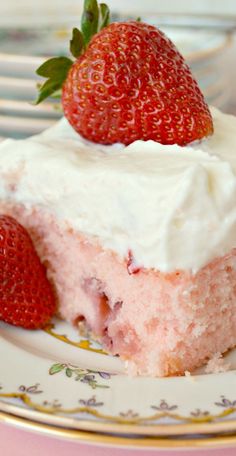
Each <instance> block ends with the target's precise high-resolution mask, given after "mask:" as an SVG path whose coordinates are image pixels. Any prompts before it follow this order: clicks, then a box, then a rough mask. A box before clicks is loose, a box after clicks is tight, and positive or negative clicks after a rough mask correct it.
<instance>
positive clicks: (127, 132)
mask: <svg viewBox="0 0 236 456" xmlns="http://www.w3.org/2000/svg"><path fill="white" fill-rule="evenodd" d="M108 22H109V11H108V8H107V7H106V5H104V4H102V5H98V4H97V2H96V1H95V0H94V2H87V1H85V11H84V14H83V16H82V32H80V31H79V30H78V29H74V30H73V36H72V40H71V43H70V49H71V52H72V54H73V56H74V57H75V60H74V61H72V60H71V59H69V58H68V57H58V58H52V59H50V60H49V61H48V62H45V63H44V64H43V65H42V66H41V67H40V68H39V69H38V70H37V72H38V74H39V75H41V76H44V77H46V78H47V81H46V82H45V83H44V84H43V85H42V86H41V88H40V92H39V98H38V100H37V102H40V101H42V100H43V99H44V98H46V97H47V96H49V95H51V94H55V93H56V92H57V93H58V90H60V89H61V88H62V106H63V110H64V113H65V117H66V118H67V120H68V121H69V123H68V122H67V120H65V119H64V120H62V121H61V122H59V123H58V124H57V125H56V126H55V127H53V128H51V129H50V130H48V131H46V132H44V133H42V134H41V135H38V136H35V137H32V138H29V139H26V140H24V141H13V140H7V141H5V142H4V143H3V144H2V145H1V146H0V211H1V213H2V214H5V215H11V216H13V217H14V218H15V219H17V221H18V222H20V223H21V224H22V225H23V226H24V227H25V228H26V229H27V230H28V232H29V233H30V235H31V238H32V240H33V243H34V245H35V248H36V250H37V252H38V255H39V257H40V259H41V262H42V263H43V264H44V266H45V268H46V270H47V275H48V279H49V281H50V282H51V284H52V287H53V289H54V290H55V294H56V301H57V303H58V314H59V315H60V316H61V318H63V319H66V320H67V321H69V322H70V323H72V324H73V325H78V326H79V327H80V328H81V326H82V327H83V328H86V329H87V330H88V332H89V333H90V334H91V335H92V337H96V338H98V339H99V340H100V341H101V343H102V344H103V345H104V347H105V348H106V349H107V350H108V351H109V352H110V353H113V354H114V355H120V357H121V358H122V359H124V360H126V361H127V366H128V370H129V372H132V373H135V374H143V375H157V376H166V375H173V374H183V373H184V372H185V371H191V370H192V369H194V368H196V367H197V366H200V365H201V364H203V363H204V362H205V361H206V360H208V359H210V358H212V357H214V356H215V355H216V354H217V356H218V355H219V353H224V352H225V351H226V350H228V349H229V348H231V347H233V346H234V345H236V317H235V315H236V312H235V308H236V304H235V303H236V177H235V172H236V170H235V167H236V159H235V148H236V135H235V131H236V118H234V117H231V116H227V115H225V114H222V113H220V112H219V111H217V110H214V109H213V110H212V113H211V112H210V111H209V108H208V106H207V104H206V102H205V100H204V97H203V95H202V93H201V91H200V89H199V88H198V85H197V83H196V81H195V80H194V78H193V76H192V74H191V72H190V69H189V68H188V66H187V65H186V64H185V62H184V59H183V57H182V56H181V55H180V53H179V52H178V51H177V49H176V48H175V46H174V45H173V43H171V42H170V40H169V39H168V38H167V37H165V35H164V34H163V33H162V32H161V31H159V30H157V29H156V28H155V27H152V26H150V25H148V24H145V23H142V22H136V21H129V22H122V23H114V24H110V25H108ZM99 30H100V32H99V33H96V32H97V31H99ZM93 35H94V36H93ZM91 38H92V39H91ZM90 39H91V42H90ZM213 123H214V129H215V132H214V134H213ZM69 124H71V126H72V127H73V128H72V127H71V126H70V125H69ZM101 144H103V145H101ZM3 219H4V220H5V218H4V217H3ZM9 223H10V224H11V223H13V222H9ZM24 236H26V234H24ZM26 237H27V236H26ZM27 242H28V243H30V240H28V241H27ZM31 248H32V246H31ZM32 255H33V254H32ZM33 256H34V255H33ZM2 258H3V262H1V261H2ZM6 261H8V259H7V258H6V252H5V251H3V253H2V256H0V266H1V267H2V268H4V264H6V263H4V262H6ZM35 261H36V260H35ZM17 267H18V265H17ZM27 274H28V273H27ZM27 274H26V277H28V276H27ZM44 279H45V280H46V277H45V278H44ZM45 280H44V282H43V283H47V281H46V282H45ZM9 283H10V284H11V285H9V287H10V293H12V295H13V298H14V290H15V284H14V280H13V278H11V277H10V278H9ZM45 286H46V285H45ZM9 287H8V288H9ZM47 287H48V283H47ZM31 288H32V287H31ZM0 291H1V292H2V290H1V287H0ZM38 294H39V293H38ZM1 299H2V298H1V293H0V308H1V306H3V301H2V300H1ZM31 299H33V298H32V289H31ZM50 299H51V294H50ZM4 302H5V304H4V305H5V306H6V307H5V308H4V309H5V313H6V309H7V304H6V299H5V301H4ZM25 302H26V304H27V306H26V310H27V309H28V308H29V306H28V304H29V303H28V302H27V296H26V295H25ZM50 303H51V308H52V309H53V305H54V304H53V303H52V301H51V300H50ZM17 305H18V306H20V307H21V309H20V311H21V312H22V306H21V302H19V303H18V304H17ZM34 305H35V306H36V305H37V303H36V302H35V303H33V307H32V306H31V304H30V308H31V311H32V312H33V310H34ZM0 310H1V309H0ZM18 310H19V309H18V308H17V309H16V312H17V311H18ZM23 311H24V309H23ZM0 315H1V313H0ZM45 315H46V317H47V318H48V315H49V313H48V312H46V313H45ZM50 315H51V313H50ZM44 321H46V320H44ZM13 323H14V322H13ZM33 323H34V322H30V324H33ZM22 326H24V325H22ZM31 327H32V326H31ZM34 327H38V326H34Z"/></svg>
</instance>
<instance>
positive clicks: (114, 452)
mask: <svg viewBox="0 0 236 456" xmlns="http://www.w3.org/2000/svg"><path fill="white" fill-rule="evenodd" d="M189 453H190V452H189V450H188V451H186V452H185V451H178V452H173V451H159V450H156V451H152V452H150V451H143V450H140V451H138V452H137V450H124V449H113V448H112V449H111V448H102V447H95V446H90V445H83V444H80V443H75V442H66V441H63V440H58V439H55V438H51V437H44V436H43V435H40V434H34V433H31V432H26V431H23V430H20V429H16V428H14V427H11V426H6V425H5V424H0V456H52V455H56V456H151V455H153V454H157V455H158V456H176V455H178V456H181V455H182V454H183V455H184V456H189ZM191 454H193V456H236V448H230V449H228V450H225V449H222V450H210V451H205V450H200V451H199V450H198V451H194V452H193V453H191Z"/></svg>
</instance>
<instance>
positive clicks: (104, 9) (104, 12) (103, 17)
mask: <svg viewBox="0 0 236 456" xmlns="http://www.w3.org/2000/svg"><path fill="white" fill-rule="evenodd" d="M99 6H100V23H99V30H102V29H103V28H104V27H106V26H107V25H108V24H109V23H110V10H109V8H108V6H107V5H106V4H105V3H100V5H99Z"/></svg>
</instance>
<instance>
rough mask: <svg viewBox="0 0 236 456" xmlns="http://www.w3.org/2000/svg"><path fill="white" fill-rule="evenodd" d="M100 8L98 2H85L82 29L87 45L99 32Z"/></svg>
mask: <svg viewBox="0 0 236 456" xmlns="http://www.w3.org/2000/svg"><path fill="white" fill-rule="evenodd" d="M98 19H99V8H98V2H97V0H85V1H84V11H83V14H82V19H81V29H82V33H83V36H84V41H85V44H86V45H87V44H88V43H89V41H90V40H91V38H92V36H93V35H95V33H97V31H98Z"/></svg>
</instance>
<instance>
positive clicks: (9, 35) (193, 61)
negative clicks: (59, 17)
mask: <svg viewBox="0 0 236 456" xmlns="http://www.w3.org/2000/svg"><path fill="white" fill-rule="evenodd" d="M143 20H146V21H147V22H150V23H154V24H156V25H158V26H160V28H162V29H163V30H164V31H165V32H166V33H167V35H169V36H170V38H171V39H172V40H173V41H174V42H175V43H176V45H177V47H178V48H179V49H180V51H181V52H182V53H183V54H184V56H185V58H186V60H187V62H188V63H189V64H190V66H191V67H192V70H193V72H194V74H195V76H196V78H197V80H198V82H199V84H200V86H201V88H202V90H203V92H204V94H205V96H206V98H207V101H208V102H209V103H210V104H214V105H215V106H218V107H221V108H222V107H223V108H225V107H226V106H227V102H228V99H229V97H230V84H229V74H228V73H225V70H224V68H225V65H224V60H225V55H226V52H225V51H226V50H230V46H231V42H232V39H231V34H230V33H225V30H221V29H219V27H218V29H217V30H215V29H214V28H213V29H212V27H210V28H209V27H208V28H207V27H206V26H204V28H201V27H197V28H196V27H195V29H193V28H191V27H189V26H187V25H186V24H187V22H186V23H185V24H184V27H183V26H181V24H178V23H177V24H176V19H175V23H173V25H172V26H171V24H170V23H168V17H167V18H165V17H162V18H160V17H158V18H155V17H153V16H152V17H146V18H143ZM188 20H189V19H188ZM186 21H187V20H186ZM69 38H70V30H69V28H68V27H66V28H65V29H62V27H61V28H60V29H59V28H54V29H53V28H49V27H48V28H45V29H42V28H34V29H30V28H29V27H24V28H19V29H14V30H13V29H10V28H5V29H4V28H2V29H0V136H2V137H5V136H11V137H19V138H22V137H26V136H28V135H31V134H34V133H38V132H40V131H41V130H43V129H44V128H47V127H49V126H50V125H52V124H53V123H54V122H55V121H56V120H57V119H58V118H59V117H60V116H61V115H62V114H61V110H60V106H59V105H58V103H55V102H53V101H52V102H44V103H43V104H42V105H40V106H37V107H35V106H33V100H34V99H35V97H36V92H37V90H36V86H37V78H36V75H35V69H36V68H37V67H38V66H39V65H40V64H41V63H42V62H43V61H44V59H45V56H52V55H63V54H67V53H68V42H69ZM43 56H44V57H43Z"/></svg>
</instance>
